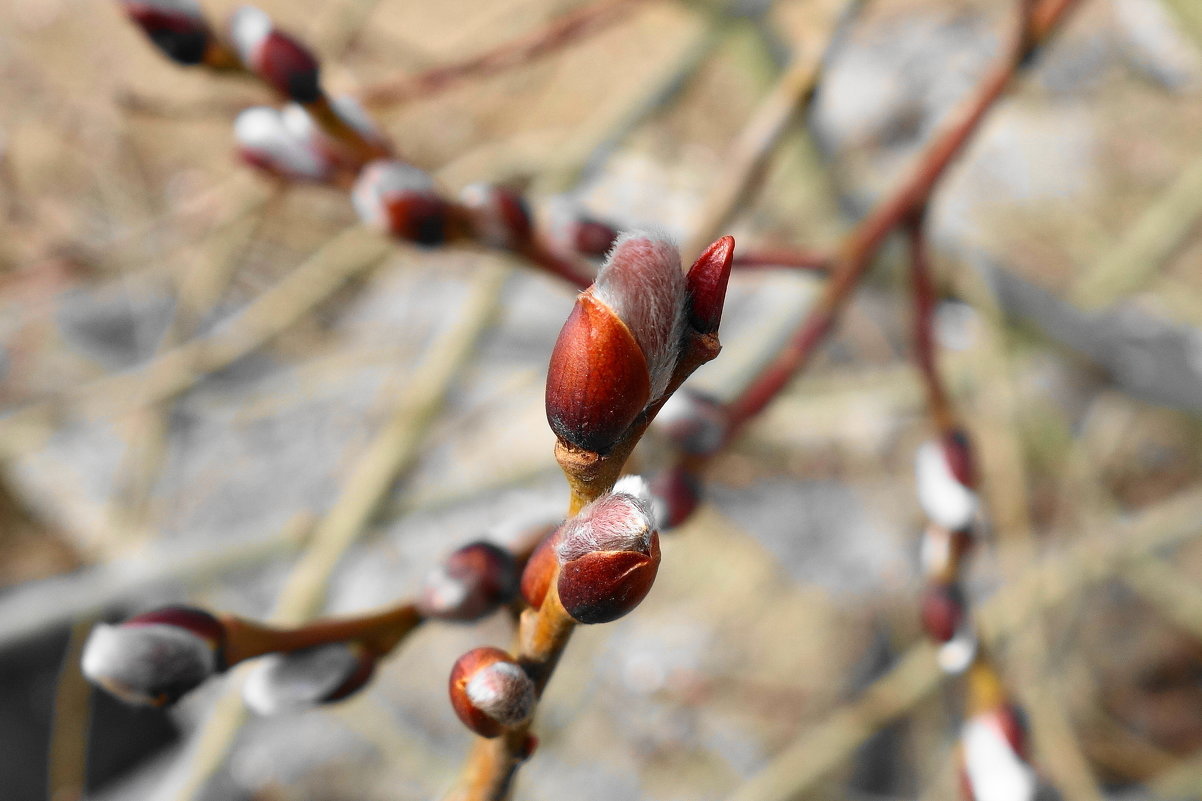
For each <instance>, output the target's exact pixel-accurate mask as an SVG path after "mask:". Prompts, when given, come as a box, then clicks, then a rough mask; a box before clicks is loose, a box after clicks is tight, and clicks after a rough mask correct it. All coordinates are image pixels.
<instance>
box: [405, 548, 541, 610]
mask: <svg viewBox="0 0 1202 801" xmlns="http://www.w3.org/2000/svg"><path fill="white" fill-rule="evenodd" d="M517 589H518V571H517V563H516V562H515V561H514V558H513V555H512V554H510V553H509V552H508V551H506V550H504V549H502V548H498V547H497V546H496V545H493V544H492V543H488V542H473V543H471V544H470V545H465V546H464V547H462V548H460V549H459V550H457V551H455V552H454V553H452V554H451V555H450V556H448V557H447V558H446V560H445V561H444V562H443V564H442V565H440V566H439V567H437V568H435V569H434V570H432V571H431V572H430V573H429V574H428V575H427V576H426V580H425V582H424V584H423V586H422V590H421V593H420V594H419V597H418V609H419V611H420V612H421V613H422V614H423V615H424V616H426V617H435V618H440V619H443V620H464V621H466V620H478V619H479V618H481V617H484V616H485V615H487V614H489V613H490V612H493V611H495V610H497V609H498V608H500V607H501V606H502V605H503V604H505V603H508V602H509V600H510V599H511V598H513V596H514V595H515V594H516V593H517Z"/></svg>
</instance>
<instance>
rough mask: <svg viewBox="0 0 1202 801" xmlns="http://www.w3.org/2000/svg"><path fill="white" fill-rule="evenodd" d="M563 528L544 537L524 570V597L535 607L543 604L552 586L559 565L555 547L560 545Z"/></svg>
mask: <svg viewBox="0 0 1202 801" xmlns="http://www.w3.org/2000/svg"><path fill="white" fill-rule="evenodd" d="M562 530H563V528H562V527H560V528H557V529H555V530H554V531H552V532H551V533H550V534H548V535H547V536H546V537H544V538H543V541H542V542H540V543H539V544H538V547H537V548H535V549H534V553H532V554H530V558H529V559H528V560H526V569H525V570H523V571H522V597H523V598H525V599H526V603H528V604H530V606H531V607H532V608H534V609H538V608H539V607H541V606H542V605H543V599H544V598H546V597H547V589H548V588H549V587H550V586H551V577H552V576H554V575H555V570H556V568H558V567H559V556H558V555H557V554H556V552H555V548H556V546H557V545H559V532H560V531H562Z"/></svg>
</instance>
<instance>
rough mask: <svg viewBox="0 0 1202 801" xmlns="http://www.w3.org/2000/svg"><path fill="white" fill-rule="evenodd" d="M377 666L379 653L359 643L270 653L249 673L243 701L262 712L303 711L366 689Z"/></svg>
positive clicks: (267, 713) (261, 713) (268, 713)
mask: <svg viewBox="0 0 1202 801" xmlns="http://www.w3.org/2000/svg"><path fill="white" fill-rule="evenodd" d="M375 669H376V658H375V656H374V655H373V654H372V653H370V652H369V651H367V650H366V649H365V648H364V647H363V646H362V645H359V644H358V643H345V642H337V643H330V644H328V645H319V646H317V647H316V648H307V649H305V650H303V651H293V652H291V653H286V654H270V655H268V656H265V657H263V658H262V659H260V660H259V664H257V665H256V666H255V669H254V670H253V671H252V672H251V674H250V675H249V676H247V679H246V684H244V685H243V686H242V700H243V701H244V702H245V703H246V705H247V707H249V708H250V709H251V710H253V711H255V712H257V713H259V714H260V715H279V714H281V713H285V712H303V711H304V710H306V709H309V708H311V707H314V706H317V705H319V704H327V703H331V702H333V701H340V700H342V699H343V698H346V697H347V696H349V695H351V694H352V693H354V692H356V691H358V690H360V689H362V688H363V687H364V686H365V685H366V684H367V682H368V681H370V680H371V677H372V674H373V673H374V672H375Z"/></svg>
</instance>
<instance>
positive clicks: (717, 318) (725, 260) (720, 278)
mask: <svg viewBox="0 0 1202 801" xmlns="http://www.w3.org/2000/svg"><path fill="white" fill-rule="evenodd" d="M734 255H735V240H734V237H732V236H724V237H722V238H721V239H719V240H718V241H717V242H714V243H713V244H712V245H710V246H709V247H708V248H706V249H705V252H704V253H702V254H701V255H700V256H698V257H697V261H695V262H693V266H692V267H690V268H689V274H688V276H687V277H686V279H685V285H686V286H687V288H688V292H689V323H690V324H691V325H692V326H693V328H694V329H695V330H696V331H698V332H699V333H702V334H712V333H714V332H715V331H717V330H718V324H719V323H720V322H721V321H722V307H723V305H724V304H725V302H726V285H727V284H728V283H729V281H730V265H731V262H732V261H733V260H734Z"/></svg>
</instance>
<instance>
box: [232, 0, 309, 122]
mask: <svg viewBox="0 0 1202 801" xmlns="http://www.w3.org/2000/svg"><path fill="white" fill-rule="evenodd" d="M230 38H231V39H233V41H234V47H235V49H237V51H238V56H239V58H241V59H242V63H243V65H244V66H245V67H246V69H248V70H249V71H251V72H253V73H254V74H256V75H258V76H259V77H260V78H262V79H263V81H265V82H266V83H267V84H268V85H269V86H271V88H273V89H275V90H276V91H277V92H279V93H280V94H281V95H283V96H284V97H287V98H289V99H291V100H295V101H296V102H298V103H312V102H313V101H315V100H317V99H318V98H320V97H321V85H320V82H319V68H318V64H317V58H316V57H315V56H314V55H313V54H312V53H310V52H309V50H308V48H306V47H305V46H304V45H302V44H301V43H300V42H298V41H297V40H296V39H294V38H293V37H292V36H290V35H288V34H287V33H284V32H283V31H281V30H279V29H278V28H276V27H275V23H273V22H272V21H271V17H269V16H268V15H267V14H266V13H265V12H264V11H262V10H260V9H258V8H255V7H254V6H242V7H241V8H239V9H237V10H236V11H234V14H233V16H232V17H230Z"/></svg>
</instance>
